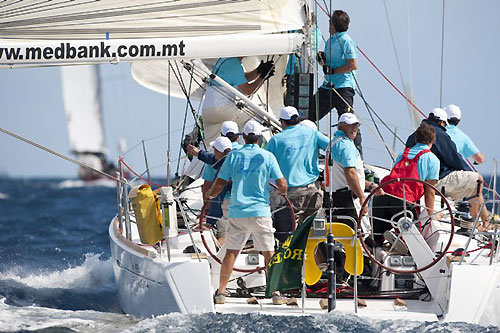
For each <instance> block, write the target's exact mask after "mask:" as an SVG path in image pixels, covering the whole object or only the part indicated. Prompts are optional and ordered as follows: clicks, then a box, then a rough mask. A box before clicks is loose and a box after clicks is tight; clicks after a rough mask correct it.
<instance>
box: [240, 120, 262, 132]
mask: <svg viewBox="0 0 500 333" xmlns="http://www.w3.org/2000/svg"><path fill="white" fill-rule="evenodd" d="M243 133H245V134H246V135H250V134H253V135H261V134H262V126H261V125H260V124H259V123H258V122H256V121H255V120H249V121H248V122H247V123H246V124H245V127H243Z"/></svg>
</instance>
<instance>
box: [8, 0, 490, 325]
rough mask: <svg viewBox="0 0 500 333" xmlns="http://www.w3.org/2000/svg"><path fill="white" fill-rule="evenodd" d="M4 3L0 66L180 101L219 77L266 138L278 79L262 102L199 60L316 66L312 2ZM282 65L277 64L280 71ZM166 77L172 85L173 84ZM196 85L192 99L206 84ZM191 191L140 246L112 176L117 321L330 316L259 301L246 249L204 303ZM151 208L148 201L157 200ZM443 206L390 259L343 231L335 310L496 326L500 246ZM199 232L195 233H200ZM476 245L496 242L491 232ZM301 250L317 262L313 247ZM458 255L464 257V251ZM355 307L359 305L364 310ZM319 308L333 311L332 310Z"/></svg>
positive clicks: (121, 185)
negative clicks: (127, 73) (290, 60)
mask: <svg viewBox="0 0 500 333" xmlns="http://www.w3.org/2000/svg"><path fill="white" fill-rule="evenodd" d="M3 6H4V7H7V8H8V10H7V12H6V15H5V16H4V17H2V20H1V21H0V23H1V27H2V39H0V66H4V67H22V66H44V65H63V64H80V63H96V62H100V63H102V62H110V63H116V62H119V61H131V62H133V63H134V65H133V72H134V77H136V78H137V79H138V81H139V82H147V83H145V84H146V85H149V86H151V87H154V88H153V89H155V90H156V91H162V92H167V93H168V94H169V95H172V94H171V92H173V91H176V92H177V93H178V94H184V95H185V96H184V97H186V98H187V99H188V100H189V99H190V94H189V93H187V92H189V90H188V89H186V87H188V85H187V84H186V80H192V81H197V82H199V83H201V82H204V81H205V82H206V81H207V80H209V79H212V80H216V81H217V82H218V83H219V84H220V85H221V86H222V87H224V88H225V89H227V90H229V91H231V92H232V93H233V94H234V95H235V96H236V97H237V99H238V101H239V102H240V103H241V105H242V112H245V113H247V114H248V115H250V116H251V117H252V118H254V119H257V120H258V121H260V122H261V123H263V124H265V125H266V126H267V127H268V128H269V129H270V130H269V131H268V132H266V135H265V136H266V137H270V136H271V135H272V133H273V131H279V130H280V125H279V122H278V121H277V118H276V112H277V111H278V110H279V108H280V106H282V105H283V102H282V96H279V93H280V91H281V92H282V91H283V90H282V85H281V82H280V81H281V78H280V77H279V75H276V76H277V77H276V78H272V79H273V80H272V81H270V83H269V86H270V87H271V88H270V89H266V87H265V86H264V87H262V89H263V90H262V91H261V92H259V94H260V97H259V96H258V95H259V94H258V95H256V96H252V97H251V98H248V97H247V96H244V95H242V94H241V93H240V92H239V91H237V90H235V89H234V88H233V87H231V86H230V85H229V84H227V83H226V82H224V81H223V80H222V79H220V78H219V77H218V76H217V75H216V74H214V73H211V71H210V68H209V67H207V65H206V64H204V65H202V64H200V61H202V60H203V59H213V58H218V57H236V56H238V57H240V56H241V57H246V59H248V60H246V61H248V62H249V63H253V64H256V63H257V62H258V60H259V58H258V57H263V56H264V57H267V56H273V55H275V56H276V57H280V56H283V55H287V54H291V53H300V54H302V60H303V61H304V66H303V70H304V71H306V72H309V71H310V69H312V67H313V66H312V63H313V60H312V59H313V57H312V56H311V55H310V53H308V52H307V50H308V49H310V48H311V38H310V31H311V28H312V26H313V22H312V21H311V15H310V14H311V8H312V6H311V4H310V2H309V1H302V0H242V1H224V0H221V1H209V0H204V1H194V0H179V1H174V2H167V3H165V2H154V1H146V0H135V1H129V2H126V3H123V2H122V1H100V2H92V3H90V2H84V1H72V2H71V3H70V4H66V5H65V4H63V3H60V2H58V1H52V2H50V3H48V4H47V3H42V2H38V1H24V2H14V1H12V2H9V1H7V2H6V3H5V4H4V5H3ZM40 12H42V13H43V15H42V16H40ZM19 17H22V19H21V18H19ZM67 23H71V24H67ZM68 26H69V27H68ZM63 27H64V28H63ZM293 31H297V32H293ZM146 60H147V61H160V60H162V61H165V60H167V61H169V62H167V63H166V64H165V63H163V71H161V70H160V69H161V67H160V65H158V66H156V65H155V64H153V63H150V64H149V65H146V63H142V65H144V66H146V67H148V66H149V68H152V69H153V71H155V70H156V74H157V75H156V77H155V75H154V74H155V72H153V74H151V73H149V74H148V73H147V71H146V70H144V69H140V68H139V67H140V66H141V63H140V62H142V61H146ZM174 61H176V62H174ZM136 62H137V66H136ZM284 63H285V62H284V61H283V62H282V64H280V63H278V62H277V67H281V66H282V65H284ZM134 67H136V68H135V69H134ZM165 68H166V69H165ZM283 69H284V66H283V68H282V69H281V70H283ZM277 70H280V68H278V69H277ZM176 74H177V75H176ZM174 77H175V81H177V83H175V84H172V81H174ZM182 77H183V78H184V79H181V78H182ZM154 81H157V82H154ZM177 86H178V87H179V88H176V87H177ZM199 87H200V88H201V90H198V91H199V93H200V96H201V95H202V94H203V93H202V90H203V84H199ZM170 89H172V90H170ZM272 90H274V91H275V92H277V94H276V95H275V94H274V93H272ZM200 99H201V97H200ZM268 101H273V103H275V105H274V106H273V105H271V104H272V103H269V102H268ZM372 168H373V170H375V172H377V173H378V176H379V177H380V178H382V176H383V175H384V172H385V173H387V170H384V169H383V168H377V167H372ZM201 184H202V180H201V179H192V180H191V181H189V182H182V183H181V185H182V186H178V187H175V188H174V187H173V186H171V185H169V186H161V187H159V189H158V191H157V193H158V196H159V198H158V199H154V201H155V203H154V207H158V206H159V207H160V210H156V211H155V210H153V215H156V216H155V217H157V215H158V214H157V213H159V214H160V215H161V219H160V221H161V222H160V223H159V224H157V225H154V224H153V225H154V226H155V227H156V231H155V237H152V238H149V237H148V235H145V234H144V232H145V230H144V229H143V227H142V226H141V225H142V219H143V217H140V216H139V215H140V214H139V213H138V211H137V210H135V209H133V208H131V202H132V206H133V205H135V204H136V202H137V201H136V200H137V198H139V197H140V195H141V191H143V190H144V191H147V189H148V188H147V187H133V188H132V189H130V186H129V184H127V182H126V181H125V180H124V179H118V181H117V197H118V206H117V215H116V217H115V218H113V220H112V221H111V223H110V225H109V229H108V230H109V236H110V245H111V255H112V259H113V270H114V274H115V279H116V285H117V288H118V293H119V297H120V302H121V306H122V310H123V311H124V312H125V313H129V314H133V315H136V316H140V317H148V316H152V315H160V314H164V313H171V312H180V313H198V312H221V313H252V312H259V313H269V314H283V315H303V314H318V315H321V314H325V313H326V312H327V310H326V309H325V308H324V307H323V306H322V305H321V302H318V300H319V299H318V298H313V297H310V296H311V295H307V294H308V293H307V291H306V290H305V287H306V286H305V284H303V287H304V288H303V289H302V290H300V288H299V290H293V291H290V295H296V296H297V297H298V298H302V299H301V300H299V301H298V302H296V303H295V304H297V305H291V306H285V305H282V306H277V305H273V304H271V303H270V302H269V300H267V299H265V298H263V297H260V296H262V294H263V292H262V286H265V285H266V275H265V274H264V272H263V270H264V267H263V262H264V260H263V257H262V255H260V254H258V253H255V252H252V251H247V252H246V253H242V254H241V255H240V256H239V257H238V258H237V262H236V267H238V270H236V271H234V272H233V275H232V276H231V279H230V281H231V282H230V284H229V286H228V288H230V289H232V290H233V291H234V293H233V294H232V297H228V301H227V303H226V304H224V305H214V303H213V300H212V295H213V293H214V291H215V288H216V285H217V281H218V277H219V272H220V265H219V262H220V259H221V258H222V256H223V254H224V247H222V248H219V247H218V245H217V243H216V240H215V239H214V237H213V236H212V234H211V232H210V231H206V230H204V228H203V224H202V222H203V221H200V219H199V216H198V215H199V212H200V210H201V207H202V205H203V200H202V197H201V192H200V187H201ZM436 192H437V193H439V194H440V192H439V191H436ZM148 195H149V192H148ZM149 197H150V198H155V197H154V196H153V195H150V196H149ZM439 197H440V200H439V201H438V202H436V207H440V205H441V202H442V203H443V207H444V208H443V209H441V208H440V209H436V210H438V211H441V212H442V213H443V215H445V216H446V219H445V220H444V221H441V220H438V221H435V220H432V221H431V222H432V223H430V224H428V225H426V227H427V229H426V230H424V231H423V232H424V235H425V238H424V236H423V234H422V233H421V232H420V231H419V230H416V227H415V225H413V224H412V223H411V222H410V221H408V220H407V219H402V220H401V221H400V222H401V223H400V225H399V227H400V228H399V229H400V232H401V234H402V235H404V237H405V241H406V243H407V245H408V248H409V249H408V250H409V254H404V255H403V254H400V253H395V252H391V249H392V248H391V249H389V251H386V252H385V253H381V252H376V251H373V250H371V249H370V248H369V246H367V245H366V244H365V243H364V242H362V241H361V240H362V239H363V237H364V236H366V234H367V233H369V232H370V231H369V230H365V229H363V228H369V227H370V225H369V223H368V224H366V223H365V224H364V226H363V227H362V228H361V231H360V232H359V233H358V232H357V230H356V229H357V228H355V230H356V232H355V231H354V230H352V229H351V231H350V232H351V233H350V234H349V233H347V234H346V235H345V236H343V237H344V239H343V240H344V241H346V242H345V244H344V247H345V249H346V252H349V258H350V259H349V260H348V261H349V262H351V263H352V265H353V267H351V268H350V271H352V280H353V282H351V284H347V285H344V287H345V289H346V290H344V292H339V295H338V299H337V300H336V303H335V311H339V312H348V313H356V314H358V315H360V316H365V317H371V318H377V319H397V318H404V319H410V320H421V321H437V320H442V321H466V322H470V323H479V324H482V325H500V312H499V310H498V307H497V306H496V302H497V301H496V300H497V299H498V296H499V295H498V292H499V291H498V290H500V289H499V288H498V287H499V286H500V274H499V268H500V266H499V265H500V264H499V263H498V256H499V249H498V245H490V248H488V247H487V246H486V245H487V244H484V242H485V241H484V238H481V237H480V235H475V234H474V232H471V233H470V235H469V236H463V235H455V236H454V235H453V234H454V219H455V217H456V216H457V217H459V216H462V217H463V215H465V214H460V212H457V211H456V210H455V209H454V208H452V205H451V204H450V203H449V201H448V199H447V198H445V197H444V196H442V195H441V194H440V195H439ZM367 204H369V202H368V201H367ZM151 207H153V206H151ZM462 213H463V212H462ZM153 221H156V222H158V220H154V219H153ZM330 222H333V221H328V220H326V218H323V219H321V220H320V219H318V223H316V221H315V223H314V229H312V230H311V233H310V238H311V240H312V241H314V240H318V241H320V240H323V239H324V238H325V237H326V236H325V232H326V231H327V230H328V228H327V226H332V224H331V223H330ZM354 222H356V223H359V224H360V225H363V223H364V221H354ZM476 223H477V221H476ZM198 224H200V227H199V228H198V229H199V230H198V231H196V226H197V225H198ZM332 228H333V227H332ZM158 230H160V231H158ZM158 232H159V233H160V237H159V238H158V237H157V235H158ZM453 236H454V237H453ZM486 236H489V237H495V239H496V238H497V237H498V233H497V230H495V232H494V233H492V234H489V235H486ZM339 240H341V239H340V238H339ZM360 241H361V242H360ZM491 243H492V244H495V242H491ZM362 247H363V251H362V250H361V248H362ZM310 248H312V250H313V251H314V247H313V246H311V247H310ZM458 249H462V250H461V252H460V251H457V250H458ZM363 252H364V253H365V254H367V255H368V257H369V258H368V259H369V260H370V261H371V263H370V264H367V265H364V258H363ZM488 252H489V253H490V255H489V256H488ZM466 255H468V257H467V258H466ZM346 256H347V255H346ZM312 259H314V256H313V255H312V256H309V259H307V258H304V259H303V260H304V262H305V261H306V260H309V261H308V262H307V265H308V267H310V269H311V270H312V271H309V273H307V272H306V270H305V269H304V273H303V279H304V280H307V281H309V279H308V277H309V278H310V277H311V275H308V274H312V273H314V274H313V275H314V276H318V274H317V273H318V272H319V275H320V276H321V272H320V270H319V267H316V266H315V265H316V263H315V262H314V261H311V260H312ZM346 262H347V261H346ZM305 265H306V263H304V266H305ZM363 265H364V266H365V267H368V266H369V265H371V266H372V267H373V269H374V270H373V274H372V275H362V270H360V268H361V267H362V266H363ZM478 276H482V277H483V278H484V280H483V283H481V284H476V286H475V291H474V293H470V292H467V290H468V289H469V286H470V283H471V281H475V280H476V279H477V277H478ZM313 280H314V279H313ZM358 281H360V283H361V282H362V281H369V284H372V287H373V289H371V290H372V291H371V292H369V293H368V292H367V293H365V294H362V293H358ZM248 296H254V297H252V298H254V300H252V301H248V300H249V297H248ZM255 296H257V297H255ZM316 296H317V295H316ZM328 296H329V298H333V297H336V296H337V295H336V294H332V295H328ZM341 296H342V297H341ZM395 298H397V299H398V300H397V301H395ZM360 299H364V300H365V302H360ZM291 304H293V303H291ZM329 310H333V309H332V308H331V307H330V306H329Z"/></svg>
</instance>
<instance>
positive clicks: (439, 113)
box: [429, 108, 448, 121]
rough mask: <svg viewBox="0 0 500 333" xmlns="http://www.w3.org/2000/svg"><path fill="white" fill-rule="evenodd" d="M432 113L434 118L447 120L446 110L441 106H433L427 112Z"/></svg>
mask: <svg viewBox="0 0 500 333" xmlns="http://www.w3.org/2000/svg"><path fill="white" fill-rule="evenodd" d="M431 114H433V115H434V118H437V119H439V120H442V121H447V120H448V115H447V114H446V111H445V110H443V109H441V108H435V109H432V111H431V112H430V113H429V116H430V115H431Z"/></svg>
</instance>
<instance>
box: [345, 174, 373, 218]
mask: <svg viewBox="0 0 500 333" xmlns="http://www.w3.org/2000/svg"><path fill="white" fill-rule="evenodd" d="M344 175H345V179H346V180H347V185H348V186H349V188H350V189H351V191H352V192H353V193H354V195H355V196H357V197H358V198H359V201H360V203H361V204H363V202H364V201H365V195H364V193H363V190H362V189H361V186H360V185H359V178H358V174H357V173H356V169H355V168H352V167H347V168H344ZM366 211H367V209H366V206H365V207H364V209H363V210H362V211H361V212H360V213H359V214H360V215H361V216H363V215H365V214H366Z"/></svg>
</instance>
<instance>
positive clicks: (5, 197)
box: [0, 192, 9, 200]
mask: <svg viewBox="0 0 500 333" xmlns="http://www.w3.org/2000/svg"><path fill="white" fill-rule="evenodd" d="M8 198H9V196H8V195H7V194H5V193H2V192H0V200H5V199H8Z"/></svg>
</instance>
